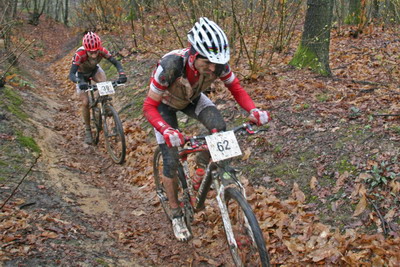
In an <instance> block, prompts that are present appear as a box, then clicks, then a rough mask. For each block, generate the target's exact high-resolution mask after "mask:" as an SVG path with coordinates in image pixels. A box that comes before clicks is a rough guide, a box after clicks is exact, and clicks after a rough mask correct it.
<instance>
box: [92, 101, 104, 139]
mask: <svg viewBox="0 0 400 267" xmlns="http://www.w3.org/2000/svg"><path fill="white" fill-rule="evenodd" d="M90 111H91V117H90V128H91V129H92V137H93V144H95V145H97V144H98V143H99V137H100V132H101V111H100V108H99V107H98V106H97V105H96V106H94V107H92V108H91V109H90Z"/></svg>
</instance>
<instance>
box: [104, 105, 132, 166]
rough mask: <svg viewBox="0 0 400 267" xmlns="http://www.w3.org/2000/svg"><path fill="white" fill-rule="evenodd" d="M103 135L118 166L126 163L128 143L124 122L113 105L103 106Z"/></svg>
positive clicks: (108, 149)
mask: <svg viewBox="0 0 400 267" xmlns="http://www.w3.org/2000/svg"><path fill="white" fill-rule="evenodd" d="M103 116H104V121H103V133H104V139H105V143H106V147H107V151H108V154H109V155H110V157H111V158H112V160H113V161H114V162H115V163H117V164H122V163H123V162H124V161H125V155H126V143H125V135H124V129H123V127H122V122H121V120H120V118H119V116H118V113H117V111H116V110H115V109H114V107H113V106H112V105H109V104H105V105H103Z"/></svg>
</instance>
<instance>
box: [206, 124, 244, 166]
mask: <svg viewBox="0 0 400 267" xmlns="http://www.w3.org/2000/svg"><path fill="white" fill-rule="evenodd" d="M206 142H207V146H208V149H209V150H210V154H211V158H212V160H213V161H214V162H216V161H220V160H224V159H229V158H233V157H236V156H240V155H242V151H241V150H240V147H239V143H238V141H237V139H236V136H235V134H234V132H233V131H228V132H221V133H215V134H212V135H208V136H206Z"/></svg>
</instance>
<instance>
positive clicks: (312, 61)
mask: <svg viewBox="0 0 400 267" xmlns="http://www.w3.org/2000/svg"><path fill="white" fill-rule="evenodd" d="M289 65H292V66H294V67H297V68H300V69H304V68H310V69H312V70H313V71H315V72H317V73H319V74H321V75H323V76H329V75H330V73H329V71H328V70H326V69H325V68H324V66H323V65H322V64H321V62H320V60H319V58H318V55H317V54H316V53H315V52H314V51H312V50H311V49H310V48H308V47H306V46H304V45H302V44H300V46H299V47H298V49H297V51H296V54H295V55H294V57H293V59H292V60H291V61H290V62H289Z"/></svg>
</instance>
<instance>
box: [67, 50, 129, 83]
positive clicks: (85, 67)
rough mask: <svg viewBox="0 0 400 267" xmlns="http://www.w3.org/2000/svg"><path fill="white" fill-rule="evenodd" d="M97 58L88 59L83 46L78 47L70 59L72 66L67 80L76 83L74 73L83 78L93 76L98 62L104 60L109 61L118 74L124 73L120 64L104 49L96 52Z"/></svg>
mask: <svg viewBox="0 0 400 267" xmlns="http://www.w3.org/2000/svg"><path fill="white" fill-rule="evenodd" d="M98 51H99V52H98V54H97V57H95V58H92V57H89V56H88V54H87V51H86V50H85V48H84V47H83V46H81V47H79V48H78V49H77V50H76V52H75V54H74V56H73V59H72V66H71V69H70V73H69V78H70V80H71V81H73V82H77V76H76V73H77V72H78V73H81V74H83V75H84V76H88V75H90V74H93V72H94V71H96V70H97V68H98V64H99V63H100V61H101V60H102V59H103V58H105V59H107V60H109V61H110V62H111V63H112V64H113V65H114V66H115V67H116V68H117V70H118V72H119V73H121V72H124V70H123V68H122V65H121V63H120V62H119V61H118V60H116V59H115V58H114V57H113V56H112V55H111V53H110V52H109V51H108V50H107V49H105V48H104V47H102V48H100V49H99V50H98Z"/></svg>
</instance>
